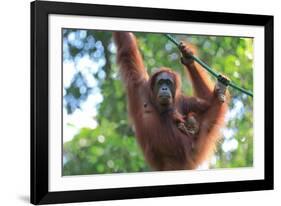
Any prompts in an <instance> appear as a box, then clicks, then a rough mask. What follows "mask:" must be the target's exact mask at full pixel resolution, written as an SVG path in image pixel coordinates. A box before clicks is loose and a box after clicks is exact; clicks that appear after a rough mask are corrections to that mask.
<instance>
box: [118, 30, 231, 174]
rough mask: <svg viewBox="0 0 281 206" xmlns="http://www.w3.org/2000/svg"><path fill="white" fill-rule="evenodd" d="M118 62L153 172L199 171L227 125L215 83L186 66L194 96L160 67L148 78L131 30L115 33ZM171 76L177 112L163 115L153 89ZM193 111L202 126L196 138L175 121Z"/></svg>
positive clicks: (181, 119) (140, 142) (202, 72)
mask: <svg viewBox="0 0 281 206" xmlns="http://www.w3.org/2000/svg"><path fill="white" fill-rule="evenodd" d="M113 38H114V41H115V43H116V46H117V62H118V64H119V66H120V72H121V77H122V79H123V81H124V84H125V86H126V90H127V96H128V105H129V115H130V117H131V118H132V120H133V124H134V127H135V132H136V137H137V140H138V143H139V144H140V146H141V148H142V151H143V153H144V156H145V159H146V160H147V162H148V163H149V164H150V165H151V167H152V168H154V169H155V170H180V169H195V168H196V167H198V165H199V164H201V163H202V162H203V161H204V160H206V159H208V158H209V157H210V156H211V155H212V154H213V152H214V150H215V146H216V143H217V141H218V139H219V138H220V134H219V133H220V129H221V127H222V126H223V125H224V117H225V114H226V111H227V103H226V102H225V103H221V102H220V101H219V100H218V99H217V97H216V95H215V94H214V91H213V89H214V84H213V82H212V81H210V79H209V78H208V76H207V74H205V71H204V70H203V69H202V68H200V66H199V65H198V64H196V63H194V64H192V65H186V68H187V70H188V73H189V75H190V78H191V81H192V84H193V89H194V91H195V94H196V96H194V97H187V96H185V95H184V94H182V93H181V83H180V78H179V75H178V74H176V73H175V72H173V71H172V70H170V69H168V68H161V69H160V70H159V71H157V72H156V73H154V74H153V75H152V76H151V77H150V78H149V75H148V74H147V72H146V70H145V68H144V64H143V61H142V57H141V54H140V52H139V50H138V47H137V41H136V38H135V37H134V35H133V34H132V33H129V32H114V33H113ZM161 72H166V73H168V74H169V75H170V76H171V77H172V78H173V79H174V81H175V85H176V93H175V95H174V101H173V108H172V109H171V110H169V111H167V112H165V113H160V112H159V110H158V108H157V106H156V105H157V104H155V101H156V100H155V98H154V97H153V93H152V92H151V91H152V88H153V86H154V81H155V78H156V77H157V75H159V74H160V73H161ZM190 112H193V113H195V114H196V117H197V119H198V121H199V124H200V130H199V132H198V134H196V136H195V137H194V136H192V135H188V134H184V133H182V132H181V131H180V130H179V129H178V128H177V123H178V122H182V121H184V117H185V116H187V115H188V113H190Z"/></svg>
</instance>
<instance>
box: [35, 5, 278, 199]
mask: <svg viewBox="0 0 281 206" xmlns="http://www.w3.org/2000/svg"><path fill="white" fill-rule="evenodd" d="M273 183H274V182H273V16H265V15H251V14H233V13H217V12H202V11H186V10H170V9H156V8H137V7H124V6H109V5H93V4H79V3H63V2H45V1H34V2H32V3H31V203H33V204H49V203H67V202H80V201H98V200H114V199H128V198H145V197H163V196H175V195H192V194H210V193H225V192H239V191H253V190H270V189H273Z"/></svg>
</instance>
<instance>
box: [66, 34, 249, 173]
mask: <svg viewBox="0 0 281 206" xmlns="http://www.w3.org/2000/svg"><path fill="white" fill-rule="evenodd" d="M135 34H136V36H137V38H138V44H139V48H140V50H141V53H142V55H143V58H144V63H145V66H146V67H147V70H148V72H149V73H152V72H153V71H154V70H155V69H157V68H159V67H162V66H165V67H170V68H172V69H173V70H175V71H177V72H178V73H179V74H180V75H181V77H182V83H183V84H182V90H183V92H184V93H186V94H188V95H192V88H191V84H190V81H189V79H188V78H186V71H185V70H184V68H183V66H182V65H181V63H180V53H179V51H178V49H177V48H176V47H175V46H174V45H173V43H171V42H170V41H168V40H167V38H166V37H165V36H164V35H161V34H151V33H135ZM111 36H112V34H111V32H101V31H94V30H89V31H84V30H73V29H72V30H70V29H65V30H64V33H63V37H64V51H63V53H64V63H65V62H73V63H74V65H75V68H76V69H77V68H79V66H77V65H79V61H81V59H82V58H83V57H85V56H89V58H90V60H91V61H92V62H93V63H95V64H96V66H97V69H96V70H95V71H94V72H92V70H90V69H91V68H87V67H85V68H82V69H81V68H80V70H79V69H77V71H76V72H74V74H73V77H72V79H71V84H70V85H66V84H64V108H65V111H64V115H66V116H69V117H70V116H71V115H73V114H74V113H75V111H78V110H79V111H82V112H84V113H86V111H85V109H84V107H83V104H84V103H87V101H89V98H90V97H91V96H92V95H96V94H99V95H101V96H102V100H101V101H100V102H96V103H95V104H94V105H93V110H96V114H95V115H92V116H91V118H92V119H93V120H94V121H95V122H96V126H94V125H93V126H92V127H86V126H77V125H75V124H76V123H70V122H67V120H66V121H65V122H64V131H65V130H67V131H68V130H71V129H72V128H76V130H77V132H76V134H75V135H74V137H73V138H72V139H71V140H70V141H64V142H65V143H64V148H63V150H64V153H63V157H64V164H63V175H78V174H79V175H81V174H95V173H115V172H141V171H149V167H148V166H147V164H146V162H145V160H144V158H143V154H142V152H141V151H140V148H139V146H138V144H137V142H136V138H135V136H134V132H133V130H132V126H131V125H130V121H129V118H128V113H127V101H126V94H125V90H124V87H123V84H122V82H121V81H120V77H119V73H118V67H117V65H116V61H115V56H116V54H115V48H114V45H113V43H112V37H111ZM174 36H175V37H176V38H177V39H178V40H182V41H187V42H190V43H192V44H193V45H195V46H196V47H197V48H198V52H199V54H198V56H199V57H200V58H201V59H202V60H203V61H204V62H206V63H207V64H208V65H210V66H211V67H212V68H213V69H215V70H216V71H217V72H219V73H222V74H224V75H226V76H228V77H229V78H230V79H231V80H232V81H233V82H235V83H236V84H237V85H239V86H241V87H243V88H246V89H247V90H253V75H252V73H253V39H251V38H239V37H222V36H221V37H219V36H199V35H196V36H195V35H193V36H190V35H174ZM74 37H75V38H74ZM73 39H74V40H73ZM87 69H88V70H89V71H91V72H90V73H89V72H88V73H87V72H85V71H88V70H87ZM63 72H64V74H65V73H67V72H69V70H67V68H65V67H64V68H63ZM90 76H91V77H93V78H94V79H95V80H96V82H97V84H96V85H95V84H91V83H90V81H89V77H90ZM64 78H65V76H64ZM93 85H94V86H93ZM230 93H231V101H230V105H229V106H230V111H229V114H228V115H227V122H226V126H225V129H223V135H224V136H223V138H222V139H221V141H220V142H219V144H218V147H217V152H216V153H215V155H214V157H213V158H212V160H211V162H210V168H237V167H251V166H252V165H253V116H252V111H253V100H252V98H249V97H247V96H246V95H244V94H242V93H240V92H239V91H236V90H233V89H230Z"/></svg>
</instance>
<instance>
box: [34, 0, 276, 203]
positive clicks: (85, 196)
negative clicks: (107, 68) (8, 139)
mask: <svg viewBox="0 0 281 206" xmlns="http://www.w3.org/2000/svg"><path fill="white" fill-rule="evenodd" d="M49 14H63V15H82V16H100V17H119V18H134V19H155V20H169V21H189V22H205V23H220V24H221V23H223V24H237V25H256V26H263V27H264V29H265V39H264V42H265V45H264V48H265V50H264V57H265V64H264V70H265V77H264V78H265V94H264V95H265V99H264V102H265V121H264V123H265V134H264V138H265V144H264V155H265V156H264V158H265V166H264V173H265V177H264V179H262V180H251V181H248V180H247V181H229V182H218V183H200V184H181V185H165V186H148V187H130V188H114V189H93V190H75V188H73V191H60V192H49V190H48V181H49V177H48V151H49V150H48V149H49V148H48V147H49V146H48V134H49V131H48V125H49V106H48V102H49V96H48V88H49V85H48V84H49V83H48V82H49V77H48V65H49V62H48V42H49V41H48V32H49V31H48V15H49ZM30 129H31V168H30V169H31V182H30V184H31V191H30V193H31V198H30V199H31V203H33V204H50V203H67V202H80V201H98V200H115V199H131V198H146V197H163V196H175V195H193V194H210V193H225V192H240V191H253V190H270V189H273V185H274V181H273V16H265V15H250V14H233V13H218V12H202V11H186V10H171V9H156V8H137V7H125V6H108V5H93V4H80V3H63V2H45V1H34V2H31V128H30Z"/></svg>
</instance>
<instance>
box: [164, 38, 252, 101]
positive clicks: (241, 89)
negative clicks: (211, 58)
mask: <svg viewBox="0 0 281 206" xmlns="http://www.w3.org/2000/svg"><path fill="white" fill-rule="evenodd" d="M165 36H166V37H167V38H168V39H169V40H170V41H171V42H173V43H174V44H175V45H176V46H177V47H179V46H180V43H179V42H178V41H177V40H176V39H175V38H174V37H172V36H171V35H170V34H165ZM190 56H191V58H192V59H193V60H194V61H196V62H197V63H198V64H200V65H201V66H202V67H203V68H204V69H206V70H207V71H208V72H209V73H210V74H211V75H213V76H214V77H215V78H216V79H218V80H219V81H221V79H222V75H221V74H219V73H217V72H215V71H214V70H213V69H212V68H211V67H209V66H208V65H207V64H206V63H204V62H203V61H202V60H201V59H199V58H198V57H196V56H194V55H190ZM222 83H224V84H225V85H226V86H228V85H229V86H230V87H232V88H234V89H236V90H238V91H240V92H242V93H244V94H246V95H248V96H250V97H253V93H252V92H250V91H247V90H246V89H243V88H242V87H239V86H237V85H236V84H234V83H233V82H231V81H229V82H222Z"/></svg>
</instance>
